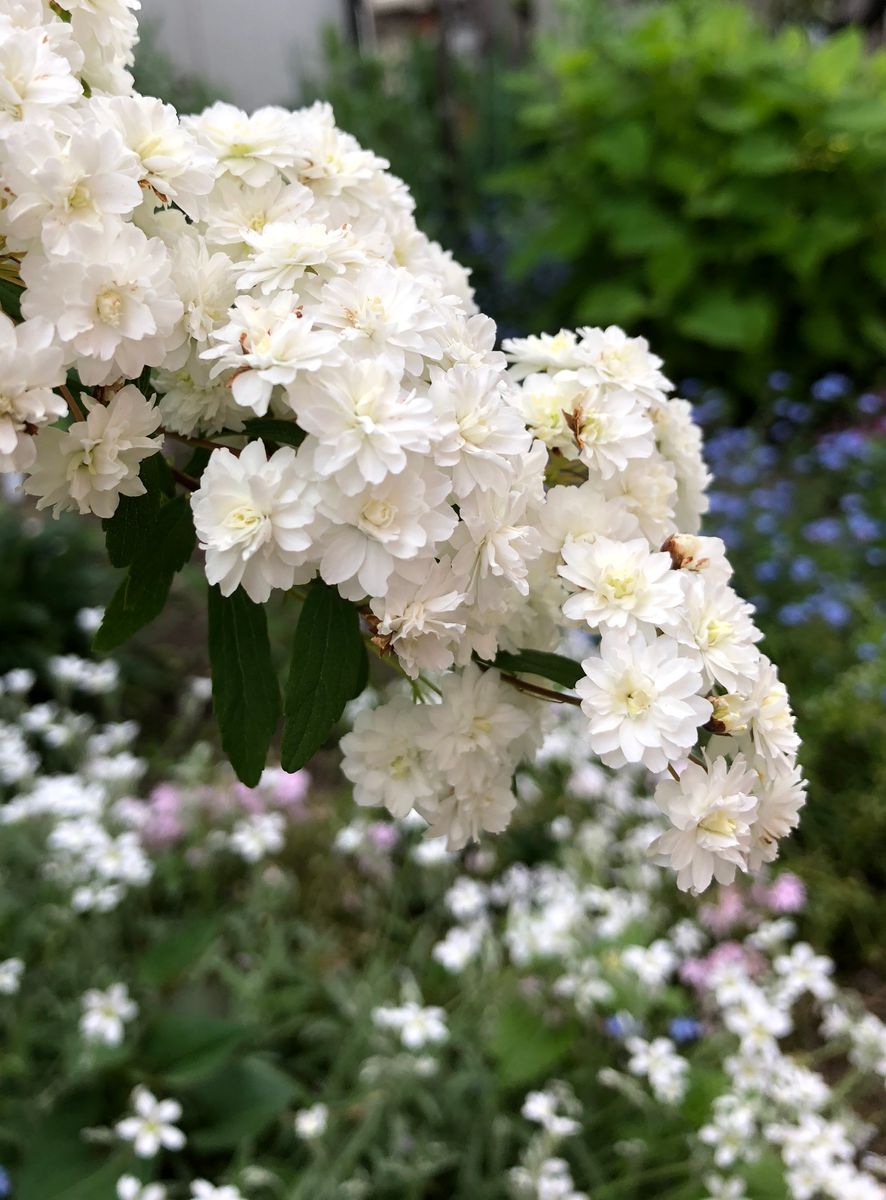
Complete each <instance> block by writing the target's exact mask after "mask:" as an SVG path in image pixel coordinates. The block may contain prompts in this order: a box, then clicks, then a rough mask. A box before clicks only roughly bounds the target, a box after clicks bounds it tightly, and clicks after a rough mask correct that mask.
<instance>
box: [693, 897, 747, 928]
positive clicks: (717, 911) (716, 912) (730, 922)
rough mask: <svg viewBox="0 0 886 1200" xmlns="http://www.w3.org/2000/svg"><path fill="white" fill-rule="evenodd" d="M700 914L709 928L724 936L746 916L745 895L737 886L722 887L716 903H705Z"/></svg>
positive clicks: (700, 917)
mask: <svg viewBox="0 0 886 1200" xmlns="http://www.w3.org/2000/svg"><path fill="white" fill-rule="evenodd" d="M698 916H699V920H700V921H701V922H702V923H703V924H705V925H707V927H708V929H710V930H711V931H712V932H713V933H715V934H717V935H718V936H722V935H723V934H724V933H728V932H729V930H730V929H732V928H733V927H734V926H735V925H737V924H738V923H739V921H741V920H742V918H743V917H745V916H746V909H745V902H744V896H743V895H742V893H741V892H740V891H739V889H738V888H736V887H723V888H720V890H719V894H718V895H717V902H716V904H705V905H703V906H702V907H701V909H700V910H699V914H698Z"/></svg>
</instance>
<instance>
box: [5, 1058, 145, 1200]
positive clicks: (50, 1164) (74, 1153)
mask: <svg viewBox="0 0 886 1200" xmlns="http://www.w3.org/2000/svg"><path fill="white" fill-rule="evenodd" d="M103 1100H104V1096H103V1095H102V1088H101V1087H97V1086H95V1082H94V1081H93V1083H92V1086H90V1087H84V1088H82V1089H81V1090H79V1091H73V1092H68V1093H67V1094H65V1095H63V1096H62V1097H61V1098H59V1099H58V1100H57V1101H56V1106H55V1108H54V1110H53V1111H52V1112H50V1113H49V1114H47V1116H46V1117H45V1118H43V1119H42V1120H40V1121H39V1122H37V1123H36V1124H34V1125H28V1126H26V1134H25V1143H24V1144H25V1146H26V1147H27V1149H26V1151H25V1154H24V1159H23V1161H22V1163H21V1166H20V1167H19V1168H18V1169H17V1170H16V1171H15V1172H14V1174H13V1185H14V1189H15V1197H16V1200H108V1197H111V1196H113V1194H114V1190H113V1186H114V1181H115V1180H116V1179H117V1178H118V1177H119V1175H120V1174H122V1170H123V1163H124V1162H125V1161H126V1159H127V1158H128V1155H127V1156H126V1158H123V1159H122V1161H121V1157H120V1156H115V1157H114V1158H113V1159H112V1160H111V1161H109V1160H108V1152H107V1149H106V1148H105V1147H99V1146H95V1145H90V1144H89V1143H88V1142H85V1141H84V1140H83V1136H82V1130H83V1129H85V1128H88V1127H89V1126H92V1125H98V1124H101V1123H102V1122H103V1120H104V1119H106V1116H107V1114H106V1112H105V1111H104V1109H103ZM50 1150H51V1153H50V1152H49V1151H50Z"/></svg>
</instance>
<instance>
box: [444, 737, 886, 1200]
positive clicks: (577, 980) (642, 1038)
mask: <svg viewBox="0 0 886 1200" xmlns="http://www.w3.org/2000/svg"><path fill="white" fill-rule="evenodd" d="M581 736H582V734H581V730H580V727H579V726H578V725H577V723H576V722H568V721H567V722H564V723H561V724H560V725H559V726H558V728H557V730H556V731H555V733H554V734H553V735H552V737H551V738H550V739H549V741H548V744H546V748H545V751H544V754H543V755H542V756H541V757H543V758H546V759H547V760H548V761H549V762H551V763H552V765H554V766H555V767H556V768H558V770H557V771H555V772H554V773H553V774H552V776H551V779H552V780H555V781H556V783H555V786H556V787H557V789H558V790H557V792H556V794H557V795H558V796H559V795H560V794H561V791H562V792H565V794H566V795H567V796H572V797H578V798H583V799H584V800H585V801H587V802H590V804H592V807H593V815H588V816H587V817H580V819H579V820H576V821H573V820H572V819H571V818H570V817H568V816H566V815H563V816H560V817H558V818H557V819H556V821H555V822H554V825H553V826H552V827H551V828H550V830H549V832H550V833H551V835H552V837H553V839H554V841H555V844H556V845H557V847H558V848H557V850H556V851H555V856H554V861H547V862H543V863H541V864H539V865H536V866H532V867H528V866H526V865H524V864H522V863H518V864H516V865H512V866H510V867H508V868H507V869H506V870H504V871H503V872H500V873H495V872H491V873H490V877H489V878H486V879H482V880H481V879H479V878H477V877H476V876H473V875H469V874H460V875H458V876H457V877H456V878H455V880H454V882H453V883H452V884H451V885H450V887H449V890H448V892H447V894H446V906H447V908H448V910H449V912H450V913H451V915H452V920H453V924H452V925H451V927H450V929H449V930H448V932H447V933H446V935H445V937H444V938H443V939H442V940H441V941H440V942H438V944H437V946H436V948H435V951H434V957H435V958H436V959H437V960H438V961H439V962H441V963H442V964H443V966H444V967H445V968H446V969H447V970H448V971H450V972H452V973H454V974H463V973H466V978H465V980H464V983H463V990H464V991H465V992H470V990H471V989H472V988H473V987H474V986H478V987H479V986H481V980H483V979H484V978H486V976H488V974H489V972H490V969H491V967H492V969H496V968H497V969H501V970H503V971H505V972H507V971H509V970H513V969H516V970H517V972H518V974H519V976H520V978H521V979H522V980H523V982H524V983H526V985H527V986H526V995H527V996H532V997H534V1000H535V1004H536V1008H537V1011H538V1013H539V1020H547V1021H549V1022H550V1021H553V1020H556V1019H557V1017H558V1015H559V1018H560V1019H561V1020H562V1019H568V1018H569V1017H570V1016H571V1017H574V1018H575V1019H577V1020H579V1021H581V1022H583V1023H584V1024H586V1025H588V1026H589V1027H590V1028H591V1030H593V1031H594V1036H595V1037H597V1038H599V1037H600V1036H601V1033H602V1030H605V1031H606V1033H608V1034H609V1035H610V1037H612V1038H613V1039H615V1042H616V1046H617V1045H618V1043H619V1042H623V1044H624V1054H623V1063H624V1065H623V1068H622V1069H621V1070H616V1069H614V1068H613V1067H610V1066H606V1067H604V1068H603V1069H602V1070H601V1071H600V1081H601V1082H602V1083H604V1084H605V1085H606V1086H608V1087H611V1088H612V1089H614V1090H617V1091H618V1092H620V1093H621V1094H622V1095H623V1096H624V1097H625V1098H627V1099H628V1100H629V1101H630V1102H631V1103H632V1104H635V1105H636V1106H637V1109H638V1110H639V1112H641V1113H642V1114H643V1119H644V1120H647V1121H648V1120H649V1116H650V1104H651V1102H652V1101H654V1102H655V1103H656V1104H659V1105H661V1106H663V1107H665V1108H673V1107H674V1106H678V1105H680V1103H681V1101H682V1100H683V1099H684V1097H685V1095H686V1093H687V1090H688V1089H689V1088H690V1087H691V1086H692V1085H693V1083H694V1082H695V1071H696V1069H700V1070H703V1071H708V1070H710V1069H711V1066H712V1062H713V1060H714V1059H716V1063H717V1066H718V1068H719V1069H720V1070H721V1071H722V1077H723V1085H722V1086H723V1087H724V1088H725V1090H724V1091H723V1092H722V1093H721V1094H720V1095H719V1096H718V1097H717V1098H716V1099H715V1100H714V1102H713V1105H712V1106H711V1107H710V1108H709V1109H708V1111H707V1115H706V1116H704V1117H703V1118H702V1119H701V1120H700V1122H699V1128H698V1130H697V1132H696V1133H694V1134H693V1139H692V1140H693V1148H692V1154H691V1161H692V1163H693V1168H694V1169H695V1170H697V1171H698V1173H699V1176H701V1175H705V1185H706V1187H707V1189H708V1192H707V1193H706V1196H710V1197H711V1198H713V1200H745V1197H746V1196H749V1195H754V1194H755V1193H753V1192H746V1191H745V1187H744V1180H743V1176H744V1173H745V1170H746V1169H747V1168H748V1167H750V1168H752V1167H753V1164H754V1163H755V1162H756V1161H757V1160H758V1159H759V1158H760V1157H761V1155H762V1154H763V1153H764V1152H765V1151H766V1149H767V1148H771V1149H775V1150H776V1151H777V1152H778V1154H779V1156H780V1157H781V1160H782V1163H783V1173H784V1180H785V1187H786V1194H787V1195H789V1196H790V1197H791V1198H792V1200H819V1197H828V1198H830V1200H856V1197H857V1198H858V1200H883V1198H884V1197H886V1187H884V1185H883V1184H882V1183H881V1182H879V1181H878V1180H877V1179H876V1178H875V1174H876V1168H875V1157H874V1156H872V1155H865V1154H863V1150H864V1147H865V1145H866V1144H867V1143H869V1142H870V1140H871V1138H872V1136H873V1132H874V1131H873V1129H872V1128H870V1127H868V1126H867V1125H865V1124H863V1123H862V1121H861V1120H860V1119H859V1117H858V1115H857V1114H855V1113H853V1112H852V1111H851V1109H848V1108H847V1107H846V1106H845V1104H844V1103H843V1102H842V1099H843V1093H844V1089H843V1087H841V1084H840V1083H839V1082H838V1080H837V1079H836V1078H831V1077H830V1076H829V1077H828V1079H826V1078H825V1076H824V1075H821V1074H818V1073H817V1072H816V1071H814V1070H812V1069H811V1066H810V1065H809V1064H810V1063H811V1062H815V1061H817V1058H818V1055H807V1054H804V1053H802V1052H798V1050H797V1048H796V1046H793V1047H792V1046H791V1040H792V1039H794V1038H795V1036H796V1034H797V1033H798V1031H799V1032H802V1030H804V1029H807V1030H808V1027H809V1012H810V1007H811V1008H812V1009H813V1010H817V1012H818V1013H819V1015H820V1025H821V1035H822V1038H823V1040H824V1041H825V1042H826V1050H825V1048H823V1049H822V1052H821V1055H822V1057H823V1056H824V1054H825V1053H826V1054H827V1057H828V1060H829V1061H830V1062H833V1061H834V1060H835V1059H838V1058H841V1059H842V1058H848V1060H849V1062H850V1063H851V1064H852V1067H853V1068H855V1069H856V1070H857V1071H858V1072H860V1073H862V1074H863V1075H864V1076H865V1077H866V1079H867V1086H868V1087H870V1088H871V1089H872V1090H878V1089H881V1088H882V1087H883V1085H884V1082H886V1025H884V1024H883V1022H882V1021H880V1020H879V1018H878V1017H876V1016H875V1015H874V1014H873V1013H866V1012H865V1011H864V1009H862V1008H860V1006H859V1003H858V1000H857V998H855V997H852V996H851V995H850V994H847V993H842V992H840V991H839V990H838V988H837V985H836V984H835V983H834V981H833V979H832V975H833V972H834V964H833V962H832V961H831V960H830V959H829V958H827V957H825V956H824V955H820V954H816V953H815V951H814V950H813V949H812V948H811V947H810V946H809V945H808V944H806V943H805V942H802V941H795V940H794V938H795V926H794V922H793V921H792V920H790V919H789V917H787V916H784V915H777V914H778V913H779V912H788V911H794V905H795V904H802V896H803V893H802V890H801V891H800V892H799V897H800V899H799V901H798V899H797V896H798V892H797V888H798V886H799V883H798V881H797V880H796V877H794V876H790V875H782V876H780V877H779V878H778V879H777V880H776V881H775V883H772V884H765V883H762V882H761V883H759V884H757V885H755V887H754V889H753V891H749V890H744V891H739V889H738V887H737V886H735V887H732V888H728V889H723V890H721V892H720V893H719V896H718V897H717V901H716V904H711V905H705V906H702V907H701V908H700V909H699V913H698V918H697V919H693V920H689V919H682V920H680V921H678V922H677V924H674V925H670V926H669V924H668V923H669V922H670V921H672V920H673V906H672V904H664V905H663V904H662V903H661V901H662V898H663V890H662V882H661V878H660V876H659V875H658V873H657V872H655V871H654V869H653V870H651V869H650V866H649V863H648V858H647V854H646V848H647V847H648V845H649V844H650V842H651V841H654V839H655V838H656V837H658V836H660V833H661V830H662V827H663V825H664V824H665V821H666V818H665V817H664V815H663V814H662V812H661V811H660V808H659V806H658V805H657V804H656V803H655V801H654V800H652V799H650V798H648V797H647V796H646V795H645V794H644V792H643V790H642V786H643V780H642V778H641V777H640V776H639V775H638V776H637V777H636V779H635V780H634V781H631V780H630V779H629V777H628V776H627V774H626V773H625V772H621V773H620V774H619V775H618V777H617V778H615V779H610V778H608V777H606V776H605V774H602V773H597V772H596V770H594V771H593V772H591V773H589V771H588V769H587V768H586V767H579V768H576V769H574V770H573V774H572V777H571V778H570V779H568V781H567V782H566V784H565V787H564V786H563V785H562V782H561V780H562V771H563V770H564V769H565V768H569V767H570V766H572V765H573V764H574V762H575V759H576V757H577V756H576V747H577V744H578V743H579V742H580V739H581ZM542 785H543V788H544V787H545V781H544V778H542ZM549 787H550V781H548V783H547V788H549ZM589 807H590V805H589ZM486 872H487V873H488V866H487V867H486ZM785 896H787V897H789V900H790V903H786V902H785V901H784V899H783V898H784V897H785ZM755 897H756V899H755ZM770 914H772V915H770ZM493 964H494V966H492V965H493ZM681 994H682V996H683V1001H684V1008H685V1012H686V1015H685V1016H683V1017H680V1018H677V1019H676V1020H669V1018H670V1017H671V1015H672V1014H673V1012H674V1001H675V998H676V997H677V996H679V995H681ZM626 1003H627V1004H630V1005H631V1008H630V1010H627V1011H626V1010H625V1008H624V1007H623V1006H624V1005H625V1004H626ZM795 1013H796V1014H797V1018H796V1021H795ZM653 1014H657V1015H653ZM689 1014H691V1015H689ZM662 1025H663V1026H664V1029H662ZM699 1039H701V1040H702V1041H703V1042H705V1043H706V1045H707V1050H706V1051H705V1050H703V1051H702V1053H701V1055H700V1063H701V1064H702V1066H700V1067H698V1068H697V1066H696V1063H695V1062H694V1061H693V1054H692V1048H691V1044H692V1043H693V1042H694V1041H696V1040H699ZM618 1053H619V1050H618V1049H614V1051H613V1057H615V1056H616V1055H617V1054H618ZM646 1085H648V1091H647V1087H646ZM561 1088H562V1085H554V1086H549V1087H548V1088H546V1089H545V1090H544V1091H542V1092H536V1093H531V1094H530V1095H529V1096H528V1097H527V1099H526V1104H525V1106H524V1109H523V1114H524V1116H526V1117H527V1118H528V1119H529V1120H532V1121H535V1122H537V1123H538V1124H539V1125H541V1127H542V1129H543V1130H544V1131H546V1133H547V1134H548V1135H549V1137H548V1141H547V1143H545V1144H544V1145H541V1146H539V1145H536V1144H535V1143H530V1146H529V1148H528V1150H527V1151H526V1153H525V1154H524V1156H523V1158H522V1161H521V1165H520V1166H519V1167H517V1168H514V1170H513V1171H512V1172H511V1183H512V1187H513V1189H514V1192H515V1195H516V1196H520V1197H523V1196H530V1197H533V1198H534V1197H539V1198H541V1197H546V1196H560V1195H563V1196H570V1197H571V1196H572V1195H573V1191H574V1189H573V1186H572V1184H571V1182H570V1184H569V1186H568V1188H567V1187H566V1186H565V1185H563V1186H562V1190H561V1191H557V1190H556V1188H554V1187H553V1186H552V1187H551V1189H550V1190H548V1191H546V1190H545V1181H546V1180H547V1178H548V1175H549V1174H550V1175H552V1177H553V1178H555V1179H556V1178H557V1177H558V1173H559V1172H564V1171H567V1170H568V1168H567V1166H566V1163H565V1162H564V1160H563V1159H561V1158H554V1157H552V1156H553V1152H554V1149H555V1148H556V1142H557V1141H558V1140H559V1139H561V1138H563V1137H569V1136H571V1135H572V1134H574V1133H576V1132H578V1131H579V1130H580V1128H581V1120H580V1119H581V1116H582V1113H581V1107H580V1106H578V1107H577V1108H576V1107H574V1106H573V1105H572V1104H570V1103H569V1102H568V1101H567V1100H564V1099H563V1098H562V1097H563V1096H564V1095H566V1094H565V1093H562V1091H561V1090H560V1089H561ZM650 1092H651V1099H650V1095H649V1093H650ZM558 1097H560V1099H558ZM875 1110H876V1108H875V1105H874V1106H873V1107H872V1109H871V1111H872V1112H873V1111H875ZM551 1164H554V1165H551ZM711 1168H715V1171H714V1173H711V1174H710V1175H706V1174H705V1173H706V1172H707V1171H709V1170H710V1169H711Z"/></svg>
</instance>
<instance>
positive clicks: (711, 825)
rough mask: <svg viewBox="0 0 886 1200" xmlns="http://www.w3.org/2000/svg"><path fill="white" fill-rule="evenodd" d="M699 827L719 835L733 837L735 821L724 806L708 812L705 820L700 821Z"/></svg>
mask: <svg viewBox="0 0 886 1200" xmlns="http://www.w3.org/2000/svg"><path fill="white" fill-rule="evenodd" d="M698 827H699V829H703V830H704V831H705V832H706V833H713V834H714V835H715V836H717V837H732V835H733V834H734V833H735V821H733V819H732V817H730V816H729V815H728V814H727V813H725V812H724V811H723V809H722V808H716V809H714V811H713V812H711V813H708V815H707V816H706V817H705V818H704V819H703V820H701V821H699V823H698Z"/></svg>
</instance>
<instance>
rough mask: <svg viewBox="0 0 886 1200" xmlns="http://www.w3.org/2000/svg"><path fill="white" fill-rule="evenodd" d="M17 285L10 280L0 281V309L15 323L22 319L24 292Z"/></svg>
mask: <svg viewBox="0 0 886 1200" xmlns="http://www.w3.org/2000/svg"><path fill="white" fill-rule="evenodd" d="M23 291H24V288H20V287H19V286H18V285H17V284H15V283H12V282H11V281H10V280H8V279H0V309H2V310H3V311H4V312H5V313H6V315H7V317H12V319H13V320H14V321H20V320H21V319H22V292H23Z"/></svg>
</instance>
